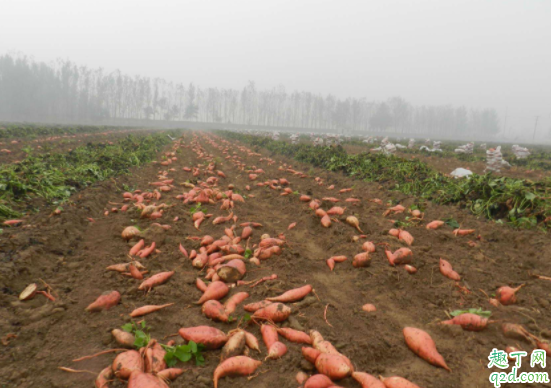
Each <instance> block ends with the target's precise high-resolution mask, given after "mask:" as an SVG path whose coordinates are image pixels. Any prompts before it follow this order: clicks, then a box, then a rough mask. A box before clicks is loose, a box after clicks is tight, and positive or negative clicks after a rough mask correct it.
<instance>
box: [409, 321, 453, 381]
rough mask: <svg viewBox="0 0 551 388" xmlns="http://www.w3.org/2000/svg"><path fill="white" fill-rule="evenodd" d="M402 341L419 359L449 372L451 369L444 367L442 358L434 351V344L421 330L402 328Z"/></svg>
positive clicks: (444, 362) (444, 363)
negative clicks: (403, 340) (404, 341)
mask: <svg viewBox="0 0 551 388" xmlns="http://www.w3.org/2000/svg"><path fill="white" fill-rule="evenodd" d="M403 333H404V339H405V340H406V344H407V346H408V347H409V348H410V349H411V350H412V351H413V352H414V353H415V354H417V355H418V356H419V357H421V358H422V359H423V360H425V361H427V362H428V363H430V364H432V365H434V366H439V367H441V368H444V369H446V370H447V371H448V372H451V369H450V368H449V367H448V365H446V361H445V360H444V357H442V355H441V354H440V353H438V350H437V349H436V344H435V343H434V341H433V340H432V338H431V336H430V335H429V334H428V333H427V332H425V331H423V330H421V329H416V328H414V327H406V328H404V331H403Z"/></svg>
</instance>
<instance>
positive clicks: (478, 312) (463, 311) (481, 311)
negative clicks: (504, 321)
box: [450, 307, 492, 318]
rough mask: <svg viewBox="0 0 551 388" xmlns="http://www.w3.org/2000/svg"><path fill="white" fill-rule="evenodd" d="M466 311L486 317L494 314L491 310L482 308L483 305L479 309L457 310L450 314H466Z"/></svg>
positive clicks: (454, 315) (455, 315) (453, 315)
mask: <svg viewBox="0 0 551 388" xmlns="http://www.w3.org/2000/svg"><path fill="white" fill-rule="evenodd" d="M466 313H470V314H476V315H480V316H481V317H484V318H490V316H491V315H492V312H491V311H484V310H482V308H481V307H479V308H477V309H468V310H455V311H452V312H450V315H451V316H452V317H457V316H458V315H461V314H466Z"/></svg>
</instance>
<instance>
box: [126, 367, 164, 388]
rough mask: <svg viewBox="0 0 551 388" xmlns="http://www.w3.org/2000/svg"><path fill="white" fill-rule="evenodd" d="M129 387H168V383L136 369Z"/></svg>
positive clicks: (129, 381)
mask: <svg viewBox="0 0 551 388" xmlns="http://www.w3.org/2000/svg"><path fill="white" fill-rule="evenodd" d="M128 388H168V385H166V383H165V382H164V381H163V380H161V379H160V378H159V377H157V376H154V375H152V374H150V373H144V372H142V371H134V372H132V375H131V376H130V379H129V380H128Z"/></svg>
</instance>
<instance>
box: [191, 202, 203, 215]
mask: <svg viewBox="0 0 551 388" xmlns="http://www.w3.org/2000/svg"><path fill="white" fill-rule="evenodd" d="M199 211H201V204H200V203H198V204H197V205H195V206H192V207H191V209H190V210H189V213H190V214H191V215H194V214H195V213H197V212H199Z"/></svg>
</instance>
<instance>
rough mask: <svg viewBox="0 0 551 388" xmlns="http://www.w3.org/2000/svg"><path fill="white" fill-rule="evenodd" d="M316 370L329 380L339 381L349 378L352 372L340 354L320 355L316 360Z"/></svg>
mask: <svg viewBox="0 0 551 388" xmlns="http://www.w3.org/2000/svg"><path fill="white" fill-rule="evenodd" d="M315 365H316V369H317V370H318V372H320V373H321V374H324V375H326V376H327V377H329V378H330V379H331V380H340V379H343V378H345V377H347V376H350V375H351V374H352V372H353V370H352V369H351V368H350V366H349V363H348V362H347V360H345V358H344V357H343V356H342V355H340V354H330V353H321V354H320V355H319V356H318V358H317V359H316V363H315Z"/></svg>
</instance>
